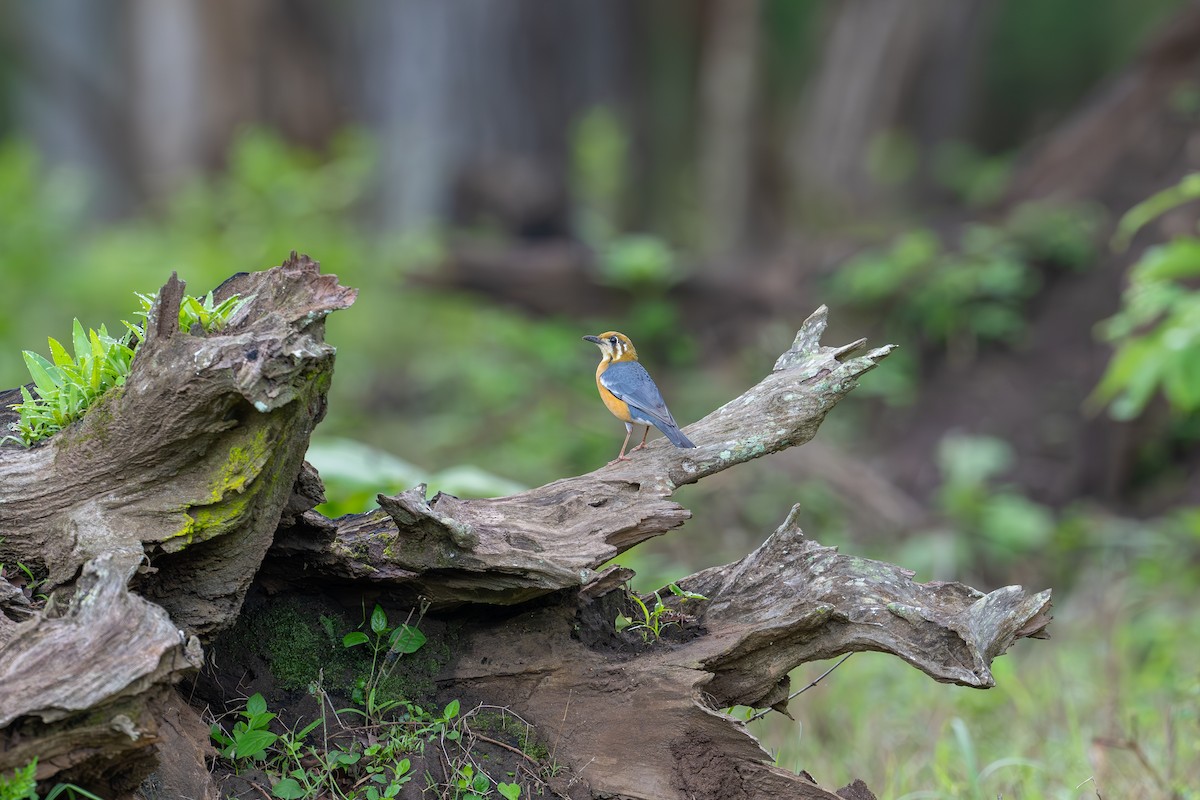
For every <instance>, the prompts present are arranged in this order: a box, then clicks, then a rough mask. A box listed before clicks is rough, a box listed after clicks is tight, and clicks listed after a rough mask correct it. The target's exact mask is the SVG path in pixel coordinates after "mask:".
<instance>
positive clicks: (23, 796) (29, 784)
mask: <svg viewBox="0 0 1200 800" xmlns="http://www.w3.org/2000/svg"><path fill="white" fill-rule="evenodd" d="M36 774H37V759H36V758H35V759H33V760H32V761H30V762H29V763H28V764H26V765H25V766H24V767H19V768H17V769H15V770H13V773H12V775H7V776H6V775H0V800H37V779H36V778H35V777H34V776H35V775H36Z"/></svg>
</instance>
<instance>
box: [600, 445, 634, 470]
mask: <svg viewBox="0 0 1200 800" xmlns="http://www.w3.org/2000/svg"><path fill="white" fill-rule="evenodd" d="M636 449H637V448H636V447H635V448H634V450H636ZM630 452H633V450H631V451H630ZM622 461H633V459H632V458H630V457H629V456H617V457H616V458H614V459H613V460H612V461H610V462H608V464H606V466H609V467H611V466H612V465H613V464H620V463H621V462H622Z"/></svg>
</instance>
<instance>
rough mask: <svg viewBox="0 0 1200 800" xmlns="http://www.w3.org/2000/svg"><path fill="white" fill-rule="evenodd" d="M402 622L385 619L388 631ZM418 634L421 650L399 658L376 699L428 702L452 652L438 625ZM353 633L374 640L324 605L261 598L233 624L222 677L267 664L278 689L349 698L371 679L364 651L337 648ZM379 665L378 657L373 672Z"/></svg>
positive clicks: (394, 613)
mask: <svg viewBox="0 0 1200 800" xmlns="http://www.w3.org/2000/svg"><path fill="white" fill-rule="evenodd" d="M406 615H407V610H406V611H405V612H404V613H401V612H400V611H398V610H394V609H393V610H390V611H389V614H388V616H389V620H390V621H391V622H392V623H393V625H397V624H399V623H401V622H403V621H404V619H405V616H406ZM420 627H421V630H422V632H423V633H425V634H426V636H427V641H426V643H425V646H424V647H422V648H421V649H420V650H419V651H417V652H416V653H413V654H411V655H407V656H401V657H400V658H399V660H398V661H397V662H396V663H395V666H394V667H393V668H392V670H391V674H390V677H389V678H388V679H387V680H385V681H383V682H382V683H381V684H380V686H379V697H380V699H381V700H409V701H412V702H416V703H419V704H426V703H428V702H429V701H430V700H431V699H432V698H433V696H434V694H435V689H436V684H435V682H434V678H435V677H436V676H437V674H438V673H439V672H440V671H441V670H442V668H443V667H444V666H445V664H446V663H447V662H448V661H449V660H450V653H451V647H450V643H449V641H448V638H447V637H448V633H447V630H446V626H445V625H444V624H443V623H440V622H437V621H433V620H425V621H423V622H422V624H421V626H420ZM353 630H364V631H365V632H367V633H368V635H371V634H370V633H369V629H368V628H366V627H365V626H360V620H359V619H356V618H352V617H351V616H350V615H349V614H347V613H345V612H344V611H343V610H342V609H341V607H339V606H337V605H336V604H334V603H332V602H330V601H328V600H324V599H322V598H297V597H289V598H288V599H286V600H283V601H280V602H272V601H269V600H267V599H266V598H263V597H258V598H254V599H250V600H248V601H247V604H246V607H245V609H244V610H243V613H242V615H241V617H240V618H239V620H238V623H237V625H235V626H234V627H233V628H232V629H230V630H229V631H228V632H226V633H225V634H224V635H223V636H222V637H221V639H220V640H219V641H218V643H217V645H216V648H215V649H216V650H217V651H218V653H219V655H218V660H219V662H220V663H221V667H222V670H224V671H228V670H229V669H230V667H232V666H234V665H244V666H245V667H247V668H251V666H252V665H254V664H264V665H265V666H266V668H267V669H268V670H269V671H270V674H271V677H272V679H273V681H274V684H275V686H276V687H277V688H279V689H282V690H286V691H297V690H304V689H307V688H308V686H309V684H311V683H312V682H313V681H316V680H317V679H318V678H320V680H321V681H322V685H323V686H324V688H325V689H326V691H329V692H331V693H334V694H340V695H344V696H347V697H349V696H350V695H351V694H352V693H353V690H354V688H355V686H356V684H357V683H358V682H359V681H362V680H365V679H368V678H369V677H370V675H371V662H372V658H371V656H372V651H371V649H370V647H369V646H367V645H360V646H358V647H353V648H349V649H347V648H346V647H344V646H343V645H342V638H343V637H344V636H345V635H346V634H347V633H349V632H350V631H353ZM383 661H384V655H383V654H380V658H379V660H378V664H377V667H376V668H377V669H378V668H379V667H380V666H382V664H383Z"/></svg>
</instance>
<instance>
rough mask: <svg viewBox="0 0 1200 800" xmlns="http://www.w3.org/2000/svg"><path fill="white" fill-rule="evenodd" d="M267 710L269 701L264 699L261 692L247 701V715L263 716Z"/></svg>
mask: <svg viewBox="0 0 1200 800" xmlns="http://www.w3.org/2000/svg"><path fill="white" fill-rule="evenodd" d="M266 710H267V701H266V700H264V699H263V696H262V693H261V692H255V693H254V694H252V695H250V697H249V698H247V700H246V715H247V716H254V715H255V714H262V713H264V712H266Z"/></svg>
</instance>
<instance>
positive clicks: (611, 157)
mask: <svg viewBox="0 0 1200 800" xmlns="http://www.w3.org/2000/svg"><path fill="white" fill-rule="evenodd" d="M628 161H629V137H628V136H627V135H626V134H625V131H624V130H623V129H622V127H621V123H620V120H618V119H617V116H616V115H615V114H614V113H613V112H612V111H611V110H610V109H608V108H605V107H604V106H597V107H596V108H593V109H592V110H590V111H588V112H587V113H586V114H584V115H583V117H582V118H580V119H579V121H578V122H576V123H575V126H574V129H573V130H572V135H571V188H572V190H573V192H574V194H575V198H576V201H577V205H578V207H579V209H580V212H579V214H580V216H579V219H578V221H577V223H576V224H577V225H578V227H579V230H580V232H581V234H582V235H583V237H584V239H585V240H588V241H605V240H608V239H610V238H612V237H613V236H614V235H615V234H616V231H617V230H618V229H619V227H620V222H619V220H618V210H619V209H620V206H621V195H622V192H623V191H624V188H625V186H624V185H625V172H626V169H627V168H628Z"/></svg>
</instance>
